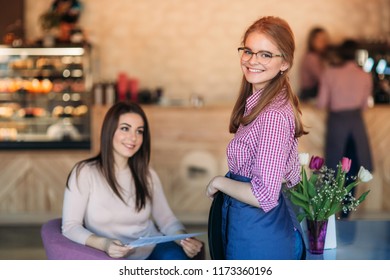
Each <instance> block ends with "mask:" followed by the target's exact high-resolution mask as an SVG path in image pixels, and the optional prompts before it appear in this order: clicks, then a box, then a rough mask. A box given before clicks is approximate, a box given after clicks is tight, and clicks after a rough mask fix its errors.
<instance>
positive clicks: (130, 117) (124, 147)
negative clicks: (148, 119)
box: [113, 113, 145, 166]
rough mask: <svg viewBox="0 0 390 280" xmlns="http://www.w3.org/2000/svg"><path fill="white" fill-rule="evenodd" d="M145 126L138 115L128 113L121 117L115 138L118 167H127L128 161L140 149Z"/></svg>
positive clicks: (115, 155)
mask: <svg viewBox="0 0 390 280" xmlns="http://www.w3.org/2000/svg"><path fill="white" fill-rule="evenodd" d="M144 126H145V124H144V121H143V119H142V117H141V116H140V115H138V114H136V113H126V114H122V115H121V116H120V117H119V121H118V127H117V129H116V130H115V133H114V137H113V148H114V158H115V163H116V164H117V165H118V166H123V165H126V164H127V160H128V159H129V158H131V157H132V156H133V155H134V154H135V153H137V151H138V150H139V149H140V147H141V145H142V142H143V134H144Z"/></svg>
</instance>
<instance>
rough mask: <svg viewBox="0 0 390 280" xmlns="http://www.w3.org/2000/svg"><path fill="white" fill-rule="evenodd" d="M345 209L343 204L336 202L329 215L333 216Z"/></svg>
mask: <svg viewBox="0 0 390 280" xmlns="http://www.w3.org/2000/svg"><path fill="white" fill-rule="evenodd" d="M342 209H343V206H342V205H341V204H340V203H335V204H333V205H332V207H331V208H330V210H329V212H328V215H329V216H332V215H333V214H335V213H337V212H340V211H341V210H342Z"/></svg>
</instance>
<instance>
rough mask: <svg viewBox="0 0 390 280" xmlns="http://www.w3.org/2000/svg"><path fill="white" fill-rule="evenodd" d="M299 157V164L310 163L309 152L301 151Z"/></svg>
mask: <svg viewBox="0 0 390 280" xmlns="http://www.w3.org/2000/svg"><path fill="white" fill-rule="evenodd" d="M298 157H299V164H300V165H308V164H309V154H308V153H300V154H299V155H298Z"/></svg>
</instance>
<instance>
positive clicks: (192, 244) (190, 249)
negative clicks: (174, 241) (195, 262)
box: [180, 238, 203, 259]
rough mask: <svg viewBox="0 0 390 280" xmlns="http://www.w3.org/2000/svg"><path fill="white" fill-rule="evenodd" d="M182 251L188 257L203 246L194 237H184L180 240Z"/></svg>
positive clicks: (193, 255)
mask: <svg viewBox="0 0 390 280" xmlns="http://www.w3.org/2000/svg"><path fill="white" fill-rule="evenodd" d="M180 244H181V246H182V247H183V250H184V252H185V253H186V255H187V256H188V257H189V258H191V259H192V258H193V257H195V256H196V255H197V254H198V253H199V252H200V250H201V249H202V247H203V243H202V242H201V241H199V240H198V239H196V238H186V239H183V240H181V241H180Z"/></svg>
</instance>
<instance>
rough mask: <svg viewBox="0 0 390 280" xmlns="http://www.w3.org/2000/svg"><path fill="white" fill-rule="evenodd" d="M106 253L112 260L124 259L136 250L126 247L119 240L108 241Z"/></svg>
mask: <svg viewBox="0 0 390 280" xmlns="http://www.w3.org/2000/svg"><path fill="white" fill-rule="evenodd" d="M104 251H105V252H106V253H107V255H109V256H110V257H111V258H123V257H126V256H128V255H130V254H132V253H134V251H135V249H134V248H132V247H129V246H125V245H124V244H122V242H121V241H119V240H114V239H108V238H107V241H106V245H105V248H104Z"/></svg>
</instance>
